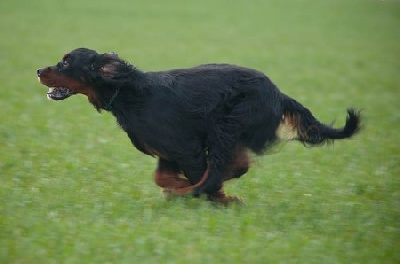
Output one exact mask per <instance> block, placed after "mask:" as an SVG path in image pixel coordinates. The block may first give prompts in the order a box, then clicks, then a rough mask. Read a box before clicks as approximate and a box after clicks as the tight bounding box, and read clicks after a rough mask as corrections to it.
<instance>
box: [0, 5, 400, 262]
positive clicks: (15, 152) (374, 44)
mask: <svg viewBox="0 0 400 264" xmlns="http://www.w3.org/2000/svg"><path fill="white" fill-rule="evenodd" d="M399 27H400V2H399V1H395V0H392V1H389V0H386V1H377V0H376V1H375V0H335V1H333V0H324V1H311V0H301V1H300V0H297V1H296V0H282V1H272V0H271V1H265V0H263V1H261V0H256V1H251V2H248V1H227V0H212V1H209V0H204V1H196V2H194V1H186V2H183V1H182V2H181V1H177V0H175V1H143V0H140V1H127V0H126V1H117V2H110V1H78V0H69V1H46V0H37V1H23V0H12V1H11V0H3V1H1V3H0V33H1V35H2V36H1V40H0V66H1V71H0V78H1V84H2V86H1V88H0V92H1V94H0V109H1V112H2V113H1V114H0V175H1V180H0V181H1V182H0V201H1V202H0V262H1V263H206V262H209V263H399V262H400V251H399V250H398V245H399V243H400V224H399V223H400V202H399V201H400V178H399V175H400V164H399V163H400V147H399V146H400V137H399V135H398V131H399V129H400V125H399V124H400V105H399V102H398V101H399V98H400V89H399V83H400V75H399V69H400V46H399V41H400V31H399V30H398V29H399ZM80 46H86V47H90V48H94V49H97V50H98V51H101V52H108V51H115V52H118V53H119V54H120V56H121V57H123V58H125V59H127V60H128V61H130V62H133V63H134V64H136V65H137V66H138V67H139V68H141V69H143V70H161V69H168V68H175V67H188V66H193V65H197V64H200V63H206V62H229V63H236V64H240V65H243V66H248V67H252V68H256V69H259V70H261V71H263V72H265V73H267V74H268V76H270V77H271V79H272V80H274V82H275V83H276V84H278V86H279V87H280V88H281V90H283V91H284V92H285V93H287V94H289V95H290V96H292V97H294V98H296V99H297V100H299V101H300V102H302V103H303V104H304V105H306V106H307V107H308V108H310V109H311V110H312V111H313V112H314V113H315V115H316V116H317V117H318V118H319V119H320V120H322V121H324V122H330V121H331V120H333V119H336V120H337V122H336V123H337V125H342V124H343V119H344V116H345V111H344V110H345V108H346V107H348V106H356V107H359V108H363V109H364V111H363V114H364V116H365V119H364V130H363V133H361V134H360V135H359V136H357V137H356V138H354V140H350V141H342V142H337V143H336V144H335V145H334V146H333V147H323V148H304V147H303V146H301V144H298V143H295V142H291V143H288V144H285V145H284V146H283V147H282V148H281V149H279V151H276V153H274V154H272V155H266V156H262V157H259V158H257V159H256V162H255V164H254V166H253V167H252V169H251V170H250V172H249V173H248V174H247V175H246V176H245V177H243V178H242V179H240V180H239V181H232V182H231V183H228V184H226V189H227V191H228V193H230V194H235V195H238V196H241V197H243V198H244V199H245V200H246V205H245V206H236V205H233V206H230V207H228V208H221V207H218V206H214V205H212V204H210V203H208V202H205V201H202V200H198V199H192V198H187V199H175V200H171V201H166V200H165V199H164V198H163V197H162V195H161V193H160V190H159V189H158V188H157V187H156V186H155V185H154V183H153V181H152V172H153V170H154V167H155V163H156V161H155V160H154V159H152V158H150V157H148V156H145V155H142V154H140V153H139V152H138V151H136V150H135V149H134V148H132V147H131V146H130V143H129V140H128V138H127V137H126V135H125V134H124V133H123V132H122V131H121V130H120V129H119V128H118V127H117V125H116V124H115V121H114V120H113V117H112V116H111V115H109V114H103V115H99V114H98V113H97V112H96V111H94V109H93V107H91V106H90V105H89V104H88V103H87V100H86V99H85V98H83V97H79V96H76V97H73V98H71V99H69V100H66V101H64V102H62V103H52V102H49V101H48V100H46V98H45V92H46V89H45V88H44V87H42V86H40V85H39V84H38V83H37V81H36V76H35V71H36V69H37V68H38V67H41V66H45V65H50V64H53V63H54V62H56V61H57V60H59V59H60V57H61V56H62V54H63V53H65V52H68V51H69V50H72V49H73V48H76V47H80Z"/></svg>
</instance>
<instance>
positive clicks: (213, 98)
mask: <svg viewBox="0 0 400 264" xmlns="http://www.w3.org/2000/svg"><path fill="white" fill-rule="evenodd" d="M64 59H65V60H67V61H68V64H69V67H67V68H65V69H60V71H61V72H63V74H64V75H66V76H68V77H70V78H72V79H79V78H82V77H83V78H84V82H85V83H86V84H88V85H89V86H90V87H92V88H93V89H94V92H95V95H96V96H95V99H93V98H92V99H90V98H89V100H90V101H91V103H92V104H93V105H94V106H95V107H96V109H97V110H98V111H101V110H104V109H107V110H110V111H111V113H112V114H113V115H114V116H115V117H116V119H117V121H118V123H119V125H120V126H121V127H122V129H123V130H124V131H126V133H127V134H128V136H129V138H130V139H131V141H132V143H133V145H135V147H136V148H137V149H139V150H140V151H142V152H144V153H146V154H151V155H157V156H159V157H160V162H159V166H163V167H167V168H170V169H171V170H174V171H178V170H179V171H181V172H183V173H184V175H185V177H187V178H188V180H189V181H190V183H191V184H195V183H197V182H198V181H199V180H200V178H201V177H202V175H203V173H204V171H205V170H206V169H207V168H209V177H208V179H207V181H206V182H205V183H204V184H203V185H202V186H200V187H199V188H198V189H196V191H195V194H196V195H199V194H201V193H207V194H210V193H214V192H216V191H218V190H219V189H220V188H221V187H222V182H223V178H224V176H223V175H224V173H226V170H227V168H228V166H229V165H230V163H231V162H232V159H233V155H234V154H233V153H234V151H235V149H237V148H246V149H250V150H251V151H253V152H255V153H257V154H261V153H263V152H264V151H265V150H266V149H267V148H268V146H270V145H271V144H273V143H274V142H275V141H276V140H277V134H276V131H277V129H278V127H279V125H280V124H282V119H283V118H291V120H292V122H291V124H292V125H293V127H294V128H295V129H296V131H297V135H298V137H297V139H298V140H299V141H301V142H303V143H304V144H308V145H319V144H322V143H324V142H327V141H331V140H335V139H343V138H350V137H352V136H353V135H354V134H355V133H356V132H357V131H358V129H359V123H360V115H359V113H358V112H356V111H355V110H352V109H349V110H348V118H347V121H346V124H345V126H344V127H343V128H340V129H335V128H332V127H330V126H327V125H324V124H322V123H320V122H319V121H318V120H317V119H316V118H314V116H313V115H312V114H311V112H310V111H309V110H308V109H307V108H305V107H303V106H302V105H301V104H300V103H298V102H297V101H295V100H293V99H291V98H290V97H288V96H287V95H284V94H283V93H281V92H280V91H279V89H278V88H277V87H276V86H275V85H274V84H273V83H272V82H271V81H270V79H269V78H268V77H266V76H265V75H264V74H263V73H261V72H259V71H256V70H253V69H248V68H244V67H239V66H235V65H229V64H206V65H200V66H197V67H193V68H189V69H175V70H168V71H161V72H143V71H141V70H139V69H137V68H135V67H134V66H132V65H130V64H129V63H127V62H125V61H123V60H121V59H120V58H119V57H118V56H117V55H116V54H98V53H97V52H95V51H93V50H89V49H84V48H80V49H76V50H74V51H72V52H71V53H70V54H69V55H67V56H66V57H65V58H64ZM116 93H117V94H116ZM113 97H114V98H115V99H114V98H113ZM112 98H113V99H114V100H111V99H112ZM110 101H112V102H111V105H109V104H110Z"/></svg>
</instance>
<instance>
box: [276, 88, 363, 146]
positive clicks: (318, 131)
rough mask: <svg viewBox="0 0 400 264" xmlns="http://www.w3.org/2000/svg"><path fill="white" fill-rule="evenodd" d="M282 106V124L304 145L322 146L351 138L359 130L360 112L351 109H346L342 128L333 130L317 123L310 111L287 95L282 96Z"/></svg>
mask: <svg viewBox="0 0 400 264" xmlns="http://www.w3.org/2000/svg"><path fill="white" fill-rule="evenodd" d="M282 106H283V119H282V124H283V125H284V126H285V127H289V128H290V129H291V130H292V132H294V133H295V134H297V136H295V139H297V140H299V141H300V142H302V143H303V144H305V145H322V144H325V143H329V142H331V141H333V140H335V139H345V138H351V137H352V136H353V135H354V134H356V133H357V132H358V131H359V130H360V121H361V116H360V112H359V111H356V110H355V109H353V108H349V109H347V113H348V116H347V119H346V124H345V125H344V127H342V128H333V127H331V126H329V125H325V124H322V123H321V122H319V121H318V120H317V119H316V118H315V117H314V116H313V115H312V113H311V112H310V110H308V109H307V108H305V107H304V106H303V105H301V104H300V103H299V102H297V101H296V100H294V99H292V98H290V97H288V96H287V95H283V98H282Z"/></svg>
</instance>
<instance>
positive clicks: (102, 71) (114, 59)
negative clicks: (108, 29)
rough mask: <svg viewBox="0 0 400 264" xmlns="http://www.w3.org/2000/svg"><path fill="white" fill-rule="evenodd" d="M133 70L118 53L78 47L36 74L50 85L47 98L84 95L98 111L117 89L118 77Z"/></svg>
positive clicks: (45, 83) (58, 98)
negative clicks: (102, 52)
mask: <svg viewBox="0 0 400 264" xmlns="http://www.w3.org/2000/svg"><path fill="white" fill-rule="evenodd" d="M132 70H133V67H132V66H131V65H129V64H127V63H126V62H124V61H123V60H121V59H119V57H118V55H117V54H115V53H104V54H99V53H97V52H96V51H94V50H90V49H86V48H79V49H75V50H73V51H71V52H70V53H67V54H65V55H64V56H63V57H62V59H61V61H60V62H58V63H57V64H56V65H54V66H49V67H44V68H40V69H38V70H37V75H38V80H39V82H40V83H41V84H43V85H46V86H47V87H49V91H48V93H47V98H48V99H50V100H64V99H66V98H68V97H70V96H71V95H74V94H84V95H86V96H87V97H88V99H89V101H90V102H91V103H92V104H93V105H94V106H95V107H96V108H97V109H98V110H99V109H100V108H102V107H104V104H105V102H107V100H109V97H110V94H112V93H113V92H114V91H115V88H114V89H113V87H112V86H113V83H114V84H115V80H116V79H118V78H120V77H121V76H126V75H127V74H129V73H130V72H131V71H132ZM113 90H114V91H113Z"/></svg>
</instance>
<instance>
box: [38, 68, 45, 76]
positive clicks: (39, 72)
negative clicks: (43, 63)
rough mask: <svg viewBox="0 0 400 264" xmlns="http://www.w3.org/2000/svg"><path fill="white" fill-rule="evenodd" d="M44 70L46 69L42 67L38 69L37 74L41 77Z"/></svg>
mask: <svg viewBox="0 0 400 264" xmlns="http://www.w3.org/2000/svg"><path fill="white" fill-rule="evenodd" d="M43 72H44V69H42V68H39V69H37V76H39V77H40V75H42V73H43Z"/></svg>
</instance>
